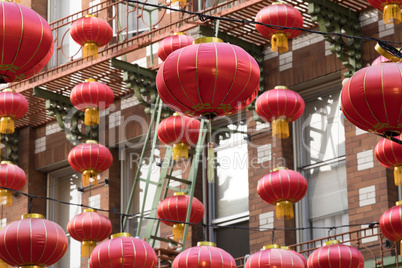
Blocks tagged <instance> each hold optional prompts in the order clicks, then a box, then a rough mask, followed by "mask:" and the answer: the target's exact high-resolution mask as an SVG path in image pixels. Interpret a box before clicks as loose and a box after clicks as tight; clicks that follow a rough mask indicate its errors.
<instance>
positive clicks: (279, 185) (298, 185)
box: [257, 168, 307, 220]
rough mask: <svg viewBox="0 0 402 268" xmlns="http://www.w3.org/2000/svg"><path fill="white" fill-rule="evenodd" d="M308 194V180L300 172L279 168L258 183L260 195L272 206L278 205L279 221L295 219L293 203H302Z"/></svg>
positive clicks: (277, 214) (277, 215)
mask: <svg viewBox="0 0 402 268" xmlns="http://www.w3.org/2000/svg"><path fill="white" fill-rule="evenodd" d="M306 192H307V180H306V179H305V178H304V177H303V176H302V175H301V174H300V173H298V172H296V171H293V170H290V169H287V168H279V169H277V170H275V171H274V172H271V173H268V174H267V175H265V176H264V177H262V178H261V179H260V180H259V181H258V185H257V193H258V195H259V196H260V197H261V198H262V200H264V201H265V202H267V203H268V204H271V205H276V217H277V218H278V219H283V218H284V219H286V220H287V219H291V218H293V217H294V213H293V203H296V202H298V201H300V200H301V199H302V198H303V197H304V195H305V194H306Z"/></svg>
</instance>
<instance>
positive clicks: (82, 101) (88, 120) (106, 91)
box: [70, 79, 114, 126]
mask: <svg viewBox="0 0 402 268" xmlns="http://www.w3.org/2000/svg"><path fill="white" fill-rule="evenodd" d="M70 100H71V103H72V104H73V105H74V106H75V108H77V109H79V110H81V111H84V112H85V119H84V123H85V125H87V126H91V125H99V111H102V110H105V109H107V108H109V106H110V104H112V103H113V101H114V94H113V91H112V90H111V89H110V88H109V87H108V86H107V85H105V84H103V83H100V82H97V81H96V80H95V79H86V80H85V83H80V84H78V85H76V86H75V87H74V88H73V90H72V91H71V94H70Z"/></svg>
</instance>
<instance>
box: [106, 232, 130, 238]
mask: <svg viewBox="0 0 402 268" xmlns="http://www.w3.org/2000/svg"><path fill="white" fill-rule="evenodd" d="M118 237H131V234H130V233H116V234H112V235H111V236H110V238H111V239H113V238H118Z"/></svg>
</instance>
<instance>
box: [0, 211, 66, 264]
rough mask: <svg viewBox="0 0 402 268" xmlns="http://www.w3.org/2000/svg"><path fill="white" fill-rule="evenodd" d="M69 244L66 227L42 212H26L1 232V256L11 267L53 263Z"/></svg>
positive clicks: (59, 257) (60, 256) (62, 254)
mask: <svg viewBox="0 0 402 268" xmlns="http://www.w3.org/2000/svg"><path fill="white" fill-rule="evenodd" d="M67 247H68V240H67V236H66V234H65V233H64V231H63V229H62V228H61V227H60V226H59V225H58V224H56V223H54V222H51V221H48V220H45V219H44V218H43V216H42V215H40V214H24V215H23V216H22V220H19V221H14V222H13V223H10V224H8V225H7V226H6V227H4V228H3V229H2V230H1V231H0V258H1V259H2V260H3V261H4V262H6V263H7V264H9V265H11V266H24V267H25V266H31V267H34V266H35V267H36V266H41V267H46V266H50V265H52V264H54V263H56V262H57V261H59V260H60V259H61V258H62V257H63V256H64V254H65V253H66V251H67Z"/></svg>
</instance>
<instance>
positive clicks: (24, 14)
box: [0, 1, 54, 83]
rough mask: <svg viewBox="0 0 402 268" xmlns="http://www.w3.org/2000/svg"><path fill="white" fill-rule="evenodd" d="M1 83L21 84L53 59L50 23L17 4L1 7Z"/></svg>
mask: <svg viewBox="0 0 402 268" xmlns="http://www.w3.org/2000/svg"><path fill="white" fill-rule="evenodd" d="M0 27H1V29H2V31H1V33H0V40H1V41H0V44H1V50H2V51H3V52H5V53H3V54H2V55H1V66H0V83H10V82H16V81H21V80H24V79H26V78H29V77H31V76H33V75H35V74H37V73H39V72H40V71H41V70H42V69H43V67H45V65H46V64H47V63H48V61H49V60H50V58H51V56H52V54H53V50H54V44H53V43H54V41H53V35H52V30H51V29H50V26H49V24H48V23H47V21H46V20H45V19H44V18H42V17H41V16H40V15H39V14H38V13H36V12H35V11H33V10H32V9H30V8H27V7H25V6H22V5H18V4H16V3H8V2H4V1H2V2H1V5H0Z"/></svg>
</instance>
